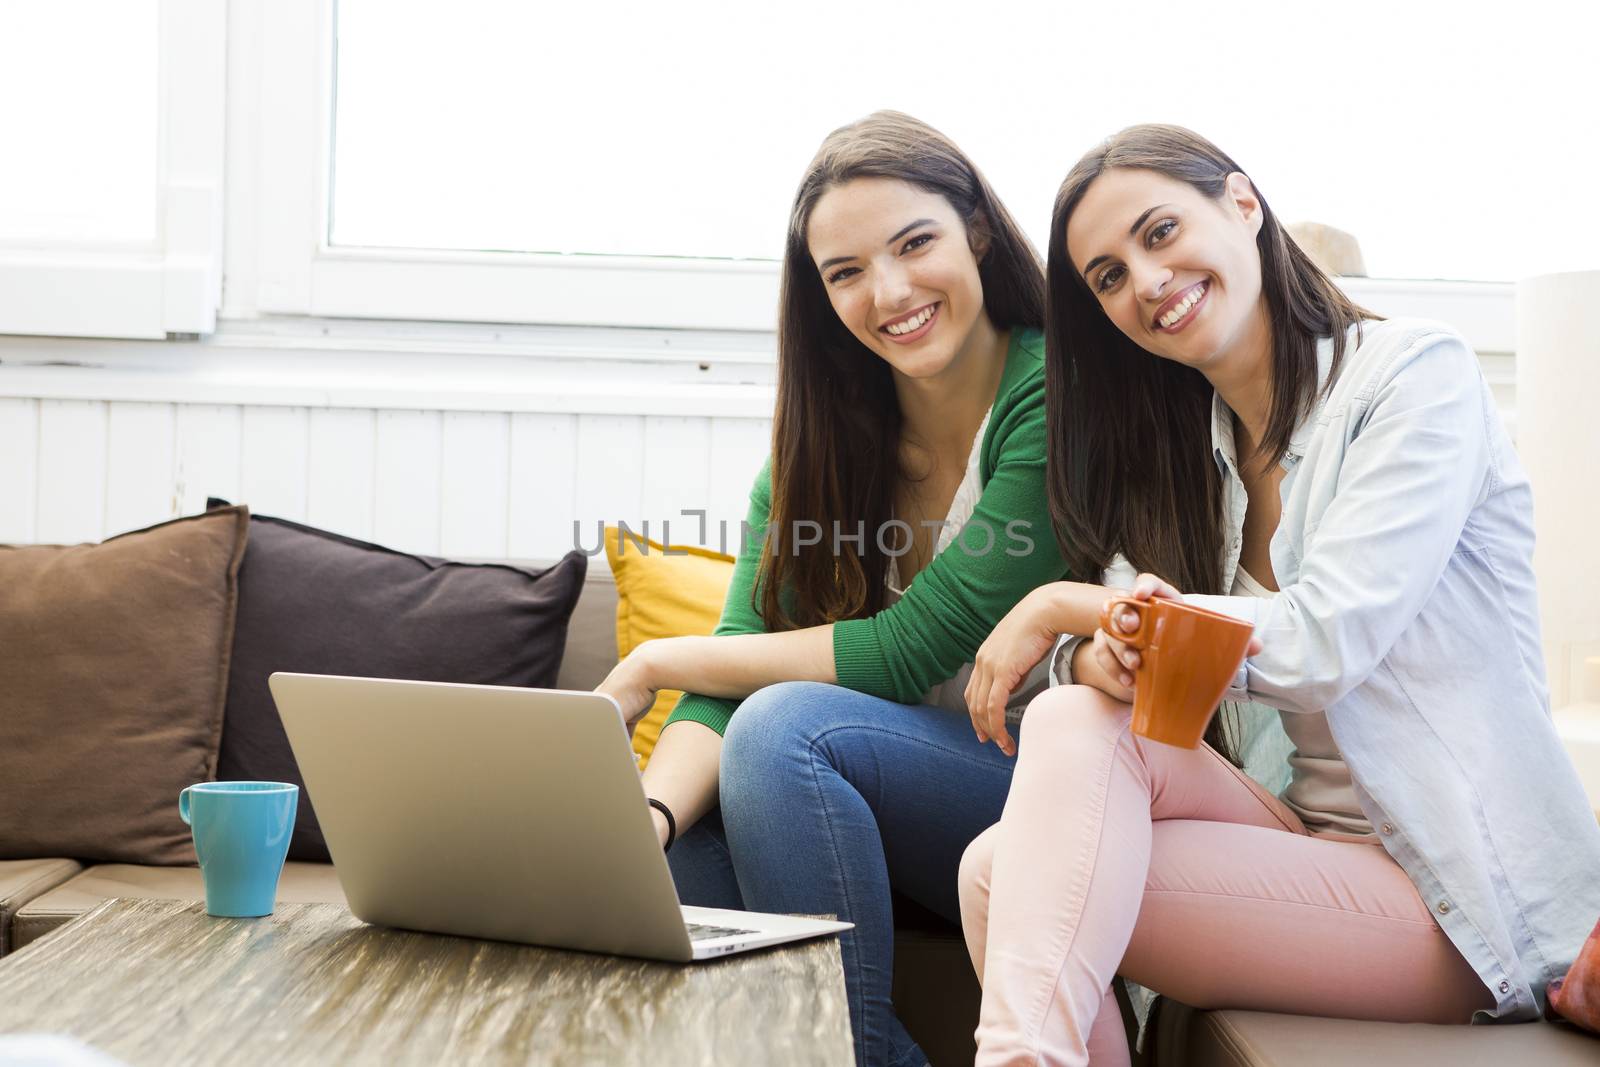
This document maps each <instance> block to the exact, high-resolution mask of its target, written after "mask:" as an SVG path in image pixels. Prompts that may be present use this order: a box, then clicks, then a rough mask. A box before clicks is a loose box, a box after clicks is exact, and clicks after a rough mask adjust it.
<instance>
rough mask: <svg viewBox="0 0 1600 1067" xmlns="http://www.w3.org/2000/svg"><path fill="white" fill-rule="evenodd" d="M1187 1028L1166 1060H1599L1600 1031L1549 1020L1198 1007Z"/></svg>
mask: <svg viewBox="0 0 1600 1067" xmlns="http://www.w3.org/2000/svg"><path fill="white" fill-rule="evenodd" d="M1180 1007H1181V1006H1180ZM1165 1010H1166V1008H1165V1007H1163V1011H1165ZM1182 1029H1184V1030H1186V1031H1187V1032H1186V1034H1185V1035H1184V1039H1183V1040H1182V1041H1181V1049H1173V1048H1160V1047H1158V1049H1157V1050H1156V1061H1155V1062H1156V1063H1157V1064H1159V1065H1161V1067H1167V1065H1172V1067H1178V1065H1182V1067H1349V1065H1350V1064H1374V1065H1376V1064H1382V1065H1384V1067H1412V1065H1417V1067H1422V1065H1428V1067H1433V1065H1437V1067H1480V1065H1481V1067H1506V1065H1507V1064H1538V1065H1539V1067H1579V1065H1580V1064H1585V1065H1588V1067H1593V1065H1594V1064H1595V1063H1597V1062H1600V1037H1594V1036H1591V1035H1586V1034H1583V1033H1581V1032H1579V1031H1576V1030H1571V1029H1568V1028H1566V1027H1564V1026H1558V1025H1556V1024H1554V1023H1544V1022H1539V1023H1523V1024H1513V1025H1506V1026H1432V1025H1428V1024H1424V1023H1369V1022H1360V1021H1357V1020H1353V1019H1323V1018H1318V1017H1316V1016H1311V1015H1277V1014H1273V1013H1270V1012H1259V1011H1206V1012H1194V1013H1193V1014H1192V1016H1191V1017H1190V1018H1189V1019H1188V1022H1187V1026H1186V1027H1183V1028H1182ZM1172 1036H1173V1032H1172V1031H1171V1030H1167V1029H1164V1030H1163V1032H1162V1034H1161V1038H1162V1040H1163V1041H1166V1040H1168V1039H1169V1038H1171V1037H1172Z"/></svg>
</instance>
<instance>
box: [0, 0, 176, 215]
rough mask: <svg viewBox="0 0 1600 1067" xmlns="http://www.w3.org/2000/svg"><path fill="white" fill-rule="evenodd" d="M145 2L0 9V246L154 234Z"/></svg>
mask: <svg viewBox="0 0 1600 1067" xmlns="http://www.w3.org/2000/svg"><path fill="white" fill-rule="evenodd" d="M156 17H157V4H156V0H51V2H48V3H39V2H37V0H0V242H5V243H15V244H40V245H50V244H62V243H72V244H93V245H101V246H105V245H118V244H144V243H148V242H150V241H152V240H153V239H154V238H155V235H156V154H157V151H158V149H159V146H160V141H159V138H158V136H157V129H158V122H157V119H158V116H157V110H156V109H157V77H156V64H157V59H158V50H157V39H156V26H157V22H156Z"/></svg>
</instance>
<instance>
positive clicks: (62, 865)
mask: <svg viewBox="0 0 1600 1067" xmlns="http://www.w3.org/2000/svg"><path fill="white" fill-rule="evenodd" d="M596 562H597V563H598V561H596ZM616 604H617V593H616V586H615V585H614V584H613V583H612V581H611V575H610V573H609V572H608V571H607V570H606V568H605V566H604V565H603V564H599V565H598V566H594V567H592V568H591V573H590V576H589V577H588V579H587V580H586V582H585V585H584V591H583V596H582V598H581V599H580V600H579V603H578V608H577V611H576V613H575V614H574V616H573V619H572V625H571V629H570V631H569V633H568V637H567V650H566V656H565V658H564V660H563V662H562V667H561V678H560V685H561V686H562V687H563V688H575V689H588V688H592V687H593V686H594V685H595V684H596V683H598V682H599V681H600V679H602V678H604V677H605V675H606V672H607V671H609V670H610V668H611V666H612V665H613V664H615V662H616V658H617V654H616ZM174 803H176V798H174ZM203 896H204V890H203V888H202V885H201V881H200V872H199V871H198V870H197V869H194V868H187V867H138V866H131V865H128V864H100V865H97V866H91V867H89V868H88V869H84V867H83V866H82V865H81V864H79V863H76V862H74V861H72V860H67V859H42V860H16V861H0V955H4V954H5V953H7V952H14V951H16V950H18V949H21V948H24V947H26V946H27V945H28V944H30V943H32V942H34V941H37V940H38V939H39V938H41V937H45V936H47V935H48V934H49V933H50V932H51V931H53V930H55V929H56V928H58V927H60V926H62V925H64V924H65V923H67V922H69V921H71V920H72V919H74V918H76V917H77V916H79V915H82V914H83V913H84V912H86V911H88V910H89V909H91V908H93V907H95V906H96V905H97V904H99V903H101V902H102V901H105V900H109V899H111V898H113V897H143V898H168V899H178V900H200V899H202V898H203ZM278 899H279V900H281V901H283V902H285V903H322V902H331V903H343V902H344V894H343V893H342V892H341V890H340V888H339V881H338V878H337V877H336V876H335V875H334V871H333V868H332V867H331V866H329V865H327V864H320V863H289V864H287V865H286V866H285V868H284V872H283V876H282V879H281V880H280V882H279V889H278ZM896 914H897V925H898V929H897V932H896V938H895V983H894V1001H895V1005H896V1008H897V1010H898V1011H899V1013H900V1016H901V1018H902V1019H903V1020H904V1022H905V1024H906V1027H907V1029H908V1030H910V1031H911V1034H912V1036H913V1037H915V1038H916V1039H917V1040H918V1042H919V1043H920V1044H921V1045H922V1047H923V1049H924V1050H925V1051H926V1052H927V1053H928V1055H929V1057H930V1058H931V1059H932V1060H933V1063H934V1064H935V1065H936V1067H945V1065H948V1064H959V1063H970V1062H971V1059H972V1051H973V1043H972V1031H973V1028H974V1026H975V1025H976V1020H977V1007H978V996H979V990H978V983H977V980H976V978H975V977H974V975H973V972H972V967H971V965H970V964H969V962H968V960H967V953H966V947H965V945H964V944H963V942H962V940H961V934H960V931H959V930H958V929H957V928H955V927H953V926H951V925H950V924H948V923H945V922H943V921H942V920H940V919H938V918H937V917H935V916H933V915H930V914H928V913H927V912H924V911H922V910H921V909H919V908H917V907H915V905H912V904H910V903H909V902H898V906H897V912H896ZM0 967H3V962H0ZM1146 1045H1147V1049H1146V1054H1145V1056H1143V1057H1142V1060H1143V1062H1145V1063H1150V1064H1158V1065H1162V1067H1166V1065H1174V1067H1175V1065H1179V1064H1184V1065H1195V1067H1223V1065H1252V1067H1265V1065H1269V1064H1270V1065H1294V1067H1323V1065H1327V1067H1333V1065H1345V1064H1373V1065H1377V1064H1383V1065H1388V1064H1440V1065H1451V1067H1458V1065H1459V1067H1472V1065H1476V1064H1484V1065H1490V1064H1493V1065H1495V1067H1504V1065H1505V1064H1507V1063H1508V1062H1509V1063H1517V1064H1541V1065H1550V1067H1562V1065H1566V1064H1571V1065H1573V1067H1577V1065H1579V1064H1587V1065H1591V1067H1592V1065H1594V1064H1596V1063H1600V1038H1595V1037H1588V1036H1584V1035H1581V1034H1577V1033H1572V1032H1568V1031H1566V1030H1563V1029H1560V1028H1557V1027H1556V1026H1553V1025H1549V1024H1542V1023H1541V1024H1536V1025H1530V1026H1515V1027H1492V1028H1491V1027H1470V1028H1469V1027H1437V1026H1401V1025H1395V1024H1385V1023H1360V1022H1350V1021H1345V1020H1335V1019H1320V1018H1314V1017H1309V1016H1289V1015H1271V1014H1265V1013H1260V1012H1243V1011H1219V1012H1196V1011H1193V1010H1192V1009H1189V1008H1186V1007H1184V1006H1183V1005H1175V1004H1170V1003H1166V1002H1158V1010H1157V1013H1156V1016H1155V1018H1154V1024H1153V1026H1152V1027H1151V1033H1150V1034H1149V1035H1148V1037H1147V1041H1146Z"/></svg>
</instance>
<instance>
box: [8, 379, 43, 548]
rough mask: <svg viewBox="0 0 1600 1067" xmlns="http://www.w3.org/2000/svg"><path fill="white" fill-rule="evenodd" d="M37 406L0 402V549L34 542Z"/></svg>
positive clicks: (27, 402)
mask: <svg viewBox="0 0 1600 1067" xmlns="http://www.w3.org/2000/svg"><path fill="white" fill-rule="evenodd" d="M38 496H39V402H38V401H37V400H17V399H11V398H3V399H0V545H3V544H26V543H28V542H30V541H33V540H36V538H35V537H34V533H33V527H34V512H35V509H36V506H37V503H38Z"/></svg>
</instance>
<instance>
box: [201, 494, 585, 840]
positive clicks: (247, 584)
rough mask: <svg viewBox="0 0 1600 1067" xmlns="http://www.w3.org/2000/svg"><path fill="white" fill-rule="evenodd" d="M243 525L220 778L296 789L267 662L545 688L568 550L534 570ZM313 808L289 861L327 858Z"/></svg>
mask: <svg viewBox="0 0 1600 1067" xmlns="http://www.w3.org/2000/svg"><path fill="white" fill-rule="evenodd" d="M250 527H251V529H250V547H249V550H248V551H247V552H246V553H245V557H244V565H243V566H242V567H240V568H239V622H238V628H237V632H236V635H235V638H234V644H233V671H232V676H231V678H230V679H229V682H228V705H227V719H226V723H225V725H224V727H223V733H222V750H221V754H220V757H219V759H218V762H217V776H218V777H219V778H221V779H224V780H239V781H274V782H293V783H294V784H295V785H298V786H301V787H302V790H304V786H305V781H304V779H302V778H301V776H300V769H299V766H298V765H297V764H296V763H295V759H294V753H293V751H292V750H291V749H290V747H289V739H288V737H287V736H286V735H285V734H284V731H283V723H282V722H281V721H280V720H279V718H278V709H277V706H276V705H275V704H273V702H272V694H271V693H270V692H269V691H268V689H267V676H268V675H270V674H272V673H273V672H274V671H296V672H300V673H305V674H346V675H357V676H361V677H368V678H407V679H413V680H416V681H424V682H471V683H477V684H480V685H513V686H531V687H535V688H550V687H552V686H554V685H555V684H556V677H557V675H558V672H559V671H560V667H561V653H562V649H563V648H564V647H565V645H566V639H567V620H568V618H569V617H570V616H571V615H572V609H573V607H574V605H575V604H576V603H577V601H578V593H579V591H580V589H581V588H582V586H583V576H584V571H585V570H586V565H587V562H588V561H587V560H586V559H585V557H584V556H583V555H582V554H581V553H578V552H571V553H568V554H567V556H566V557H565V558H564V559H562V560H560V561H558V562H557V563H555V564H554V565H553V566H551V567H548V568H544V569H535V568H531V567H522V566H515V565H512V564H504V563H460V562H454V561H450V560H442V559H435V558H432V557H429V556H417V555H412V554H410V553H407V552H397V551H395V550H393V549H389V548H384V547H382V546H381V545H374V544H370V543H368V542H366V541H358V540H355V539H353V538H349V537H343V536H340V535H338V534H334V533H329V532H327V531H325V530H318V529H315V528H313V527H309V526H302V525H300V524H298V523H293V522H287V521H285V520H283V519H273V518H266V517H263V516H259V515H258V516H256V517H255V518H254V519H253V520H252V521H251V524H250ZM315 804H316V797H315V796H314V795H312V794H310V793H309V792H304V791H303V792H302V793H301V797H300V805H299V810H298V811H297V812H296V814H295V832H294V837H293V838H292V839H291V841H290V844H289V858H290V859H296V860H306V861H310V862H327V860H328V846H327V843H326V842H325V841H324V840H323V837H322V828H321V827H320V826H318V824H317V817H316V808H315Z"/></svg>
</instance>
